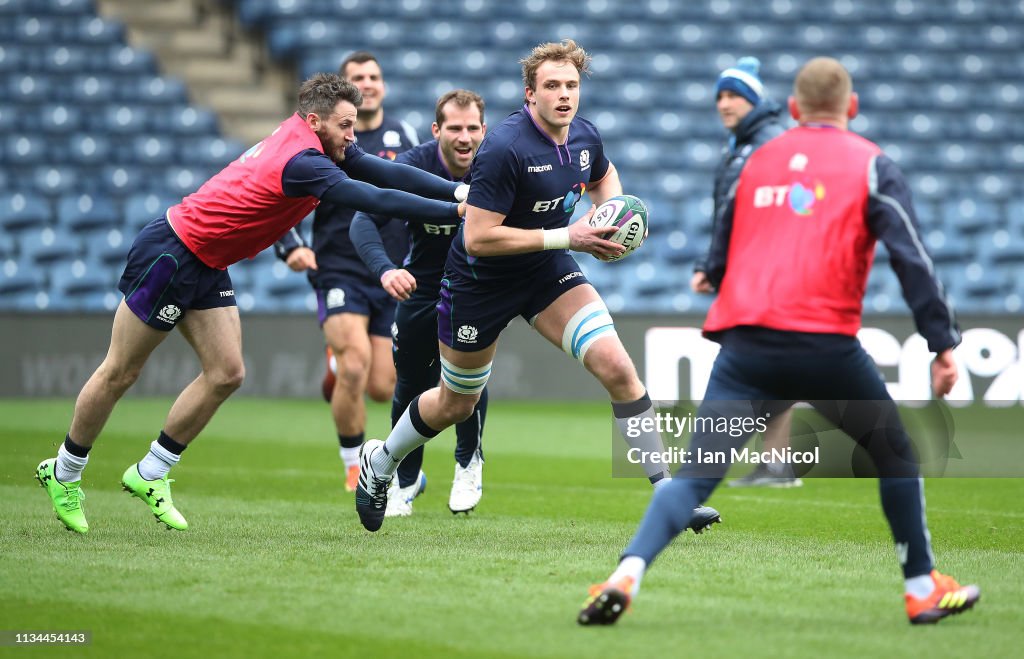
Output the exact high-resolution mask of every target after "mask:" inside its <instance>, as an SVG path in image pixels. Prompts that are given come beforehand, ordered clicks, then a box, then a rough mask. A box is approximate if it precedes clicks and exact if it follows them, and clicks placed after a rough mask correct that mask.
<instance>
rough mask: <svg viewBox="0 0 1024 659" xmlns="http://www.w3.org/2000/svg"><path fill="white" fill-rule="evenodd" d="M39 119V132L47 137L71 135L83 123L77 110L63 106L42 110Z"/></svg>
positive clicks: (73, 107) (70, 106) (69, 106)
mask: <svg viewBox="0 0 1024 659" xmlns="http://www.w3.org/2000/svg"><path fill="white" fill-rule="evenodd" d="M39 119H40V121H39V124H38V126H39V130H40V131H41V132H42V133H44V134H49V135H60V134H68V133H73V132H75V131H77V130H79V129H81V128H82V127H83V124H84V123H85V122H84V120H83V118H82V114H81V112H80V111H79V109H78V108H76V107H75V106H73V105H63V104H61V105H53V106H48V107H46V108H44V109H43V110H42V112H40V113H39ZM51 157H52V155H51Z"/></svg>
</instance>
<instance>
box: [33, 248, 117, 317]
mask: <svg viewBox="0 0 1024 659" xmlns="http://www.w3.org/2000/svg"><path fill="white" fill-rule="evenodd" d="M48 274H49V278H50V290H51V292H52V295H53V296H54V297H55V298H56V299H59V300H60V301H61V305H64V304H65V303H69V306H71V307H72V308H87V307H88V306H90V303H93V302H95V301H96V300H97V296H98V298H99V299H100V300H102V298H103V296H105V295H106V294H107V293H109V292H111V291H112V290H113V289H116V288H117V280H116V279H115V278H114V277H113V276H112V271H111V270H110V269H109V268H107V267H106V266H103V265H100V264H99V263H97V262H95V261H91V260H85V259H74V260H71V261H66V262H63V263H58V264H56V265H54V266H53V267H52V268H50V269H49V270H48Z"/></svg>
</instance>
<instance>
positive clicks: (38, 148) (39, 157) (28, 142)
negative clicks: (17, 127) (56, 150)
mask: <svg viewBox="0 0 1024 659" xmlns="http://www.w3.org/2000/svg"><path fill="white" fill-rule="evenodd" d="M52 155H53V152H52V151H51V150H50V142H49V140H47V139H46V138H44V137H40V136H38V135H19V134H12V135H9V136H7V138H6V139H5V140H4V150H3V153H2V154H0V162H5V163H8V164H10V165H19V166H29V165H36V164H38V163H40V162H45V161H46V160H49V159H50V158H51V157H52Z"/></svg>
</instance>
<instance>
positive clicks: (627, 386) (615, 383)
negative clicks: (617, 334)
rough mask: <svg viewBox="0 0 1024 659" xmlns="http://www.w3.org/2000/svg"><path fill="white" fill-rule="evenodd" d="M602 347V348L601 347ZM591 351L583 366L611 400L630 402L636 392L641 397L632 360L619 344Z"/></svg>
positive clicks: (610, 343)
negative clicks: (609, 395) (638, 392)
mask: <svg viewBox="0 0 1024 659" xmlns="http://www.w3.org/2000/svg"><path fill="white" fill-rule="evenodd" d="M602 347H604V346H602ZM602 347H599V348H598V349H597V350H593V351H591V352H590V354H589V355H588V358H587V361H586V362H585V365H586V367H587V370H589V371H590V372H591V373H593V374H594V377H596V378H597V379H598V381H599V382H600V383H601V385H602V386H603V387H604V388H605V389H606V390H607V391H608V393H609V394H611V396H612V399H613V400H631V399H632V398H633V397H634V394H637V391H638V390H639V391H640V394H637V395H642V389H643V385H642V384H641V383H640V379H639V377H638V376H637V374H636V367H634V366H633V360H631V359H630V358H629V355H628V354H626V351H625V349H624V348H622V346H621V344H614V343H613V342H610V341H609V342H607V346H606V347H607V349H601V348H602Z"/></svg>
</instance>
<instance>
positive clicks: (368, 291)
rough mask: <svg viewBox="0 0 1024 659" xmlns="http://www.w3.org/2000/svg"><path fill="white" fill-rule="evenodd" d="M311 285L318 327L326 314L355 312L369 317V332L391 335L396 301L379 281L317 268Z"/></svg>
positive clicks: (376, 334)
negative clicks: (314, 291) (366, 280)
mask: <svg viewBox="0 0 1024 659" xmlns="http://www.w3.org/2000/svg"><path fill="white" fill-rule="evenodd" d="M313 288H314V289H315V290H316V307H317V318H318V319H319V320H320V326H321V327H323V324H324V322H326V321H327V317H328V316H333V315H335V314H339V313H355V314H359V315H360V316H368V317H369V318H370V334H372V335H373V336H387V337H390V336H391V326H392V325H393V324H394V322H395V304H396V302H395V298H393V297H391V296H390V295H388V292H387V291H385V290H384V288H383V287H382V286H381V285H380V284H367V283H366V282H364V281H361V280H359V279H357V278H355V277H352V276H350V275H345V274H341V273H334V272H318V273H316V282H315V283H314V284H313Z"/></svg>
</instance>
